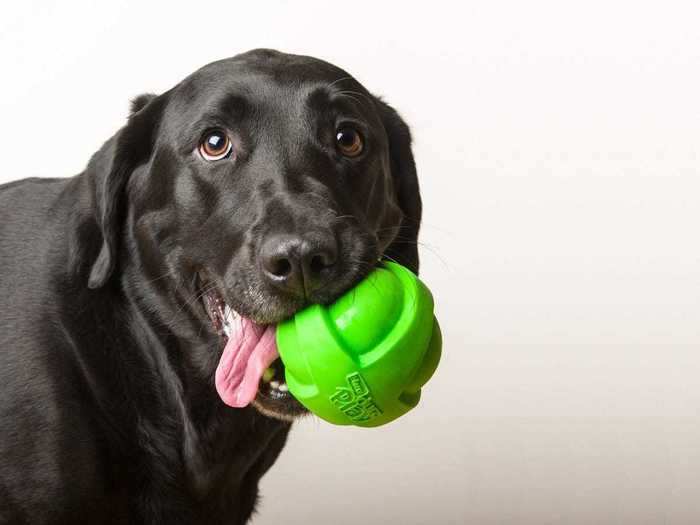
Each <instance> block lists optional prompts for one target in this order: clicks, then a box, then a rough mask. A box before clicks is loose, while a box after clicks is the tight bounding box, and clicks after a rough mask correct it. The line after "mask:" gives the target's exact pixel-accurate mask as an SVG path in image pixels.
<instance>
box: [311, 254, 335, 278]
mask: <svg viewBox="0 0 700 525" xmlns="http://www.w3.org/2000/svg"><path fill="white" fill-rule="evenodd" d="M328 266H330V265H329V264H328V263H327V259H326V257H325V256H323V255H314V256H313V257H311V261H310V263H309V269H310V270H311V272H312V273H315V274H319V273H321V272H322V271H323V270H324V269H325V268H326V267H328Z"/></svg>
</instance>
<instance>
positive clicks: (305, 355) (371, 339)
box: [276, 262, 442, 427]
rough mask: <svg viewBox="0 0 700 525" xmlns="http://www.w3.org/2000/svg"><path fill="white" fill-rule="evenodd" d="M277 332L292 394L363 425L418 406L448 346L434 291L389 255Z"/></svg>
mask: <svg viewBox="0 0 700 525" xmlns="http://www.w3.org/2000/svg"><path fill="white" fill-rule="evenodd" d="M276 337H277V347H278V350H279V354H280V357H281V358H282V362H283V363H284V366H285V379H286V382H287V385H288V386H289V390H290V392H291V393H292V394H293V395H294V397H296V399H298V400H299V401H300V402H301V403H302V404H303V405H304V406H305V407H306V408H308V409H309V410H310V411H311V412H313V413H314V414H316V415H317V416H319V417H321V418H322V419H325V420H326V421H329V422H330V423H335V424H337V425H357V426H361V427H376V426H379V425H383V424H385V423H388V422H390V421H393V420H394V419H396V418H398V417H399V416H401V415H403V414H405V413H406V412H408V411H409V410H411V409H412V408H414V407H415V406H416V405H417V404H418V401H419V400H420V397H421V387H422V386H423V385H424V384H425V383H426V382H427V381H428V380H429V379H430V377H431V376H432V375H433V372H434V371H435V369H436V367H437V365H438V362H439V361H440V354H441V347H442V339H441V335H440V328H439V326H438V323H437V320H436V319H435V316H434V314H433V298H432V295H431V294H430V291H429V290H428V288H427V287H426V286H425V285H424V284H423V283H422V282H421V281H420V280H419V279H418V277H416V275H415V274H413V273H412V272H411V271H410V270H408V269H407V268H405V267H404V266H401V265H398V264H395V263H391V262H383V263H381V265H380V266H379V267H377V268H376V269H375V270H374V271H373V272H372V273H370V274H369V275H368V276H367V277H366V278H365V279H364V280H363V281H361V282H360V283H359V284H358V285H357V286H355V287H354V288H352V289H350V290H349V291H347V292H346V293H345V294H344V295H343V296H341V297H340V298H339V299H338V300H337V301H336V302H335V303H333V304H330V305H326V306H324V305H319V304H315V305H312V306H309V307H307V308H306V309H304V310H301V311H300V312H297V314H296V315H295V316H294V317H292V318H291V319H288V320H286V321H284V322H282V323H280V324H279V325H278V327H277V334H276Z"/></svg>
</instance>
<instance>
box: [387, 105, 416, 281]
mask: <svg viewBox="0 0 700 525" xmlns="http://www.w3.org/2000/svg"><path fill="white" fill-rule="evenodd" d="M377 102H378V108H379V113H380V116H381V119H382V123H383V124H384V129H385V130H386V134H387V137H388V138H389V155H390V157H391V159H390V161H391V175H392V178H393V182H394V187H395V189H396V196H397V199H398V203H399V207H400V208H401V211H402V212H403V219H402V220H401V227H400V229H399V232H398V233H397V235H396V238H395V239H394V241H393V242H392V243H391V244H390V245H389V247H388V248H387V249H386V250H385V252H384V254H385V255H386V257H387V258H388V259H390V260H395V261H397V262H399V263H400V264H403V265H404V266H406V267H407V268H409V269H410V270H411V271H413V272H414V273H416V274H417V273H418V266H419V264H418V230H419V228H420V221H421V214H422V204H421V198H420V191H419V188H418V175H417V173H416V163H415V161H414V160H413V152H412V150H411V132H410V130H409V129H408V125H407V124H406V122H404V120H403V119H402V118H401V117H400V116H399V114H398V113H397V112H396V110H395V109H394V108H392V107H391V106H389V105H388V104H387V103H386V102H383V101H382V100H379V99H377Z"/></svg>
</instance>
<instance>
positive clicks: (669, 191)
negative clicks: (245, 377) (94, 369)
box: [0, 0, 700, 525]
mask: <svg viewBox="0 0 700 525" xmlns="http://www.w3.org/2000/svg"><path fill="white" fill-rule="evenodd" d="M414 5H415V6H414ZM696 5H697V4H696V3H695V2H687V3H683V4H681V3H675V2H653V3H652V2H642V1H636V2H609V1H608V2H592V1H586V2H576V3H572V2H564V1H558V2H538V1H528V2H516V1H512V2H502V1H491V2H478V3H468V2H463V3H459V4H458V3H455V4H448V3H440V2H436V1H430V2H417V3H416V4H410V3H409V2H395V3H390V2H379V1H374V2H361V1H358V0H354V1H345V2H329V1H325V2H315V3H314V2H301V1H298V2H288V3H283V2H263V1H260V2H250V1H249V2H233V1H223V0H218V1H216V0H210V1H209V2H194V1H192V2H188V3H186V4H185V3H182V4H177V3H175V2H144V1H139V2H136V1H131V2H123V3H117V2H110V3H107V2H100V3H97V2H95V3H94V4H87V3H80V2H73V1H71V2H68V1H63V2H51V1H45V2H26V1H25V2H4V3H3V5H2V7H1V8H0V64H1V68H2V69H1V71H2V78H1V82H0V117H1V118H0V144H1V148H2V149H1V150H0V151H1V152H2V164H1V165H2V168H1V171H0V182H4V181H8V180H12V179H16V178H21V177H26V176H30V175H39V176H69V175H72V174H75V173H77V172H79V171H80V170H82V168H83V167H84V166H85V164H86V162H87V160H88V158H89V156H90V155H91V154H92V153H93V152H94V151H95V150H96V149H97V148H98V147H99V145H100V144H101V143H102V142H103V141H104V140H105V139H107V138H108V137H109V136H110V135H111V134H112V133H113V132H114V131H115V130H116V129H117V128H118V127H119V126H121V125H122V123H123V122H124V118H125V116H126V112H127V107H128V105H127V103H128V100H129V99H130V98H131V97H133V96H135V95H137V94H139V93H141V92H143V91H155V92H160V91H163V90H165V89H167V88H169V87H170V86H172V85H173V84H175V83H176V82H177V81H179V80H180V79H181V78H182V77H184V76H185V75H187V74H188V73H190V72H191V71H193V70H194V69H196V68H198V67H200V66H202V65H204V64H205V63H207V62H210V61H212V60H214V59H218V58H223V57H226V56H230V55H233V54H236V53H238V52H241V51H245V50H247V49H250V48H254V47H274V48H278V49H281V50H285V51H290V52H297V53H303V54H311V55H316V56H319V57H321V58H325V59H327V60H329V61H331V62H334V63H336V64H337V65H339V66H341V67H343V68H345V69H347V70H348V71H349V72H350V73H351V74H354V75H355V76H356V77H357V78H358V79H359V80H360V81H361V82H363V83H364V84H365V85H366V87H367V88H368V89H370V90H371V91H373V92H375V93H378V94H382V95H384V96H385V97H386V99H387V100H388V101H389V102H390V103H392V104H393V105H395V106H396V107H397V108H398V109H399V110H400V111H401V112H402V114H403V115H404V116H405V118H406V119H407V120H408V121H409V123H410V124H411V125H412V127H413V131H414V135H415V149H414V151H415V155H416V159H417V162H418V166H419V172H420V176H421V182H422V191H423V197H424V202H425V216H424V221H425V222H424V228H423V232H422V237H421V241H422V243H423V244H422V261H423V266H422V275H423V277H424V279H425V281H426V282H427V283H428V284H429V285H430V286H431V288H432V289H433V291H434V294H435V297H436V299H437V313H438V315H439V318H440V320H441V323H442V326H443V330H444V336H445V348H444V358H443V361H442V364H441V367H440V369H439V370H438V373H437V375H436V377H435V378H434V380H433V381H432V382H431V383H430V384H429V385H428V387H427V388H426V389H425V390H424V399H423V401H422V402H421V404H420V406H419V408H417V409H416V410H415V411H414V412H412V413H411V414H409V415H407V416H406V417H405V418H403V419H401V420H399V421H397V422H396V423H394V424H392V425H389V426H387V427H383V428H380V429H375V430H363V429H348V428H340V427H338V428H335V427H332V426H330V425H328V424H325V423H323V422H320V421H319V420H315V419H309V420H306V421H303V422H302V423H300V424H298V425H297V426H296V428H295V429H294V430H293V432H292V435H291V438H290V441H289V444H288V446H287V449H286V451H285V452H284V453H283V455H282V457H281V459H280V460H279V461H278V462H277V464H276V465H275V466H274V467H273V469H272V470H271V472H270V473H269V474H268V475H267V476H266V477H265V478H264V481H263V483H262V500H261V504H260V507H259V514H258V516H257V517H256V518H255V520H254V523H256V524H259V525H263V524H281V523H283V524H287V525H292V524H302V523H319V524H327V523H332V524H334V525H343V524H356V523H363V524H374V523H384V524H433V523H435V524H440V523H450V524H452V523H454V524H457V523H478V524H491V523H494V524H497V523H498V524H511V523H513V524H527V523H533V524H544V523H567V524H571V523H581V524H590V523H618V524H619V523H650V524H659V523H662V522H664V523H679V524H681V523H683V524H684V523H691V522H698V520H700V498H698V494H699V493H700V424H699V423H698V414H699V413H700V385H699V384H698V377H699V376H700V374H699V372H700V304H699V303H700V269H699V263H700V243H699V242H698V224H699V223H700V221H699V220H700V211H699V209H698V200H699V198H700V174H699V172H698V163H699V160H700V146H699V144H700V103H699V102H698V101H699V98H700V36H699V35H700V30H699V29H698V21H699V20H700V13H699V12H698V8H697V7H696Z"/></svg>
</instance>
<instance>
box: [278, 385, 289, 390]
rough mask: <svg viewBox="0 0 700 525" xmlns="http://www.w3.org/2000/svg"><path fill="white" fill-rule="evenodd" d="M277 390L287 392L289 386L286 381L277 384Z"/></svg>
mask: <svg viewBox="0 0 700 525" xmlns="http://www.w3.org/2000/svg"><path fill="white" fill-rule="evenodd" d="M279 391H280V392H289V387H288V386H287V383H282V384H281V385H280V386H279Z"/></svg>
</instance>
